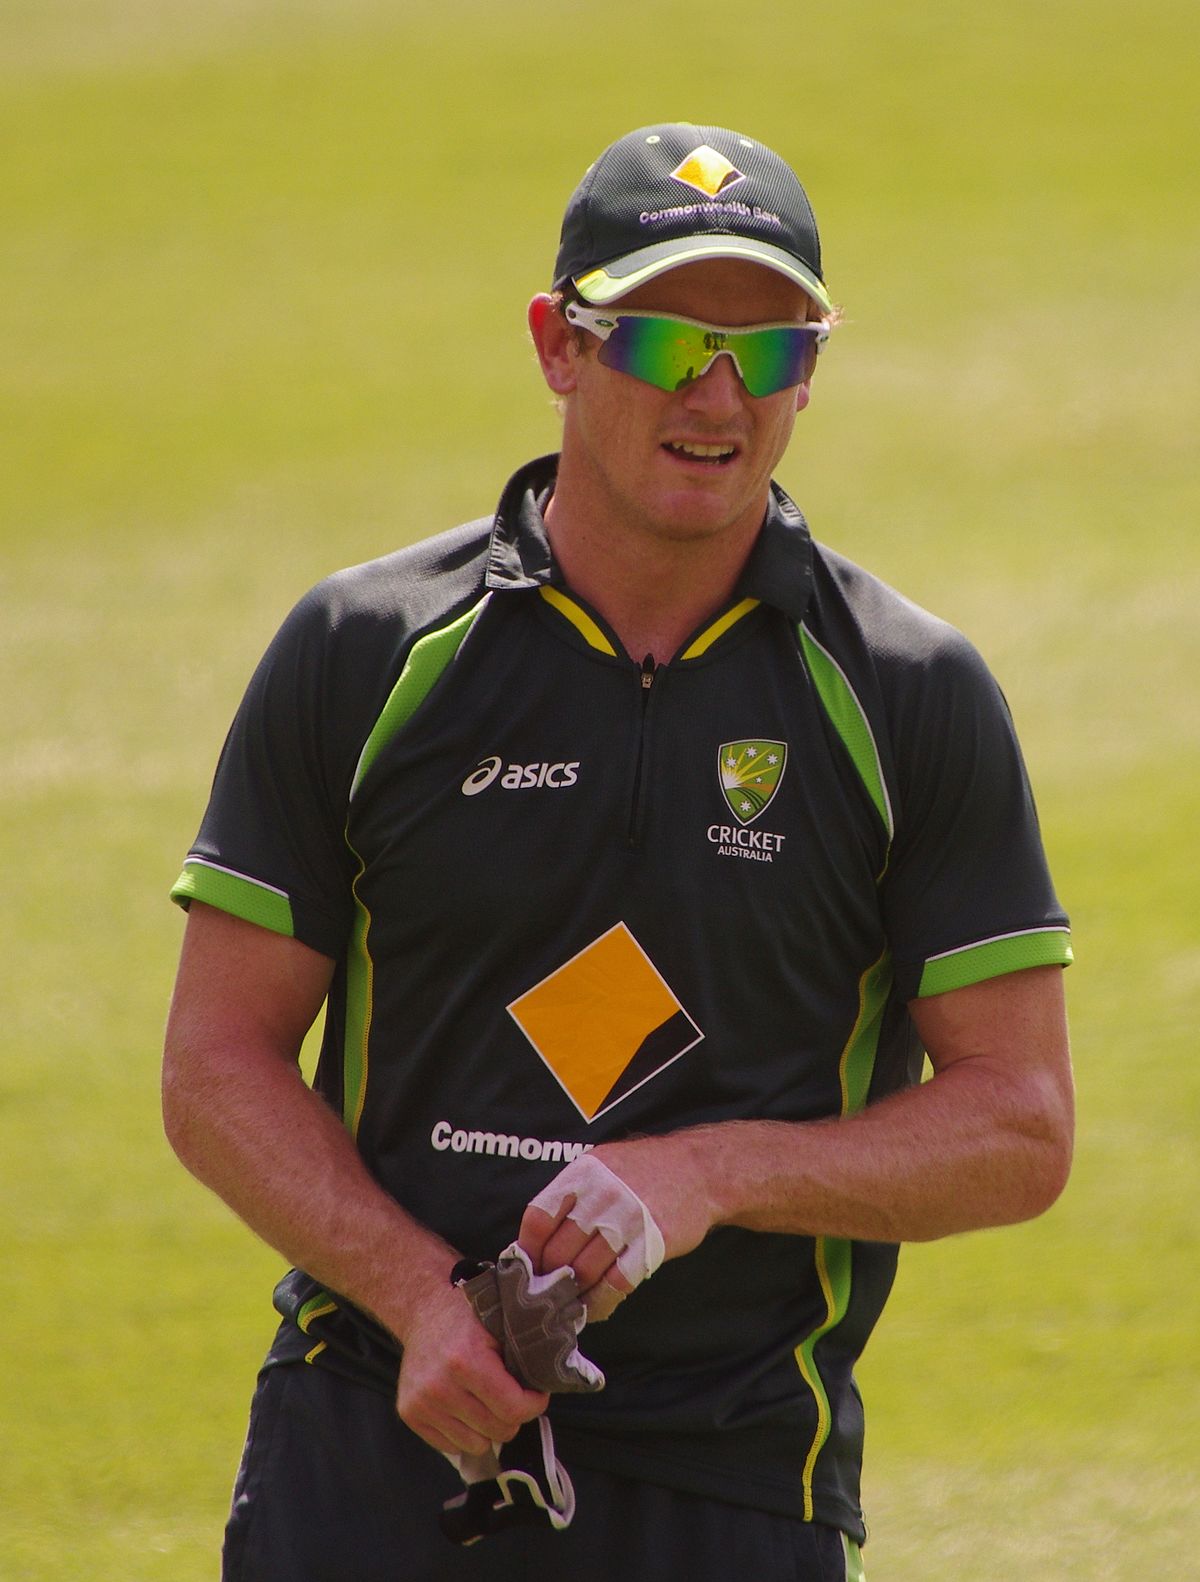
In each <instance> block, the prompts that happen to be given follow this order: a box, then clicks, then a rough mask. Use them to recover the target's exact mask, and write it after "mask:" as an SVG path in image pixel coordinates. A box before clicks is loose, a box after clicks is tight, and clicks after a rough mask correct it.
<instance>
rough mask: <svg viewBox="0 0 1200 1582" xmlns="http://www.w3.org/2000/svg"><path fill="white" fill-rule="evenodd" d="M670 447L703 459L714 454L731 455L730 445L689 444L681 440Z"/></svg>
mask: <svg viewBox="0 0 1200 1582" xmlns="http://www.w3.org/2000/svg"><path fill="white" fill-rule="evenodd" d="M671 449H672V450H679V451H682V452H683V454H684V455H685V456H700V457H702V458H704V459H705V460H708V459H709V458H711V457H714V456H732V455H733V446H732V445H690V444H688V443H686V442H681V443H680V444H678V445H672V446H671Z"/></svg>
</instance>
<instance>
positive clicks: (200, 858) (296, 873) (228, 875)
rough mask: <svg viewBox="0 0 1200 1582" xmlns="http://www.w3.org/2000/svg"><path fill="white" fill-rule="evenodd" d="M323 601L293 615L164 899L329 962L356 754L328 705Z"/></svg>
mask: <svg viewBox="0 0 1200 1582" xmlns="http://www.w3.org/2000/svg"><path fill="white" fill-rule="evenodd" d="M333 626H334V622H333V620H332V618H331V615H330V611H329V603H328V600H327V598H325V597H323V590H322V589H316V590H314V591H313V593H311V594H309V595H308V596H307V597H306V598H305V599H304V600H302V601H301V603H300V604H299V605H297V607H296V609H295V610H293V612H292V613H291V615H290V616H289V617H288V619H287V621H286V622H285V623H284V625H283V627H282V628H281V629H280V631H279V633H278V634H277V636H276V637H275V639H274V641H273V642H272V644H271V646H270V647H269V648H268V650H267V652H266V654H265V655H264V656H263V659H262V661H261V662H260V664H259V666H258V668H257V669H256V671H255V673H254V676H253V678H252V679H251V682H250V685H249V687H248V688H247V690H246V694H245V697H244V698H243V700H242V703H241V706H240V708H239V709H238V711H237V715H236V717H235V718H234V721H233V725H232V726H231V728H230V731H229V734H228V736H227V738H226V741H225V745H224V747H223V749H222V752H221V756H220V759H219V762H218V765H217V770H216V775H215V778H214V781H213V788H212V794H211V797H210V800H209V804H208V808H207V810H206V812H205V815H204V820H203V823H202V824H201V827H200V833H199V835H198V836H197V838H196V841H195V844H194V845H193V846H192V848H191V850H190V851H189V853H188V855H187V858H186V860H185V862H184V867H183V872H182V873H181V875H180V877H179V879H178V880H177V882H176V884H175V886H174V887H173V889H172V891H171V895H172V898H173V899H174V900H176V901H177V902H178V903H179V904H180V905H182V906H185V907H186V906H187V905H188V904H190V902H192V901H194V900H195V901H203V902H206V903H208V904H209V905H211V906H216V907H219V908H221V909H222V910H223V911H227V912H232V913H234V914H235V915H237V916H239V917H243V918H245V919H246V920H247V921H249V922H252V923H256V924H258V925H260V926H261V927H264V928H269V929H272V930H273V931H274V932H276V933H281V934H287V935H290V936H291V937H293V938H296V939H299V940H300V941H302V942H303V943H304V944H307V945H310V946H311V947H312V948H313V949H315V950H319V951H322V952H323V953H324V954H326V955H328V956H331V957H335V958H336V957H337V956H338V955H340V953H341V951H342V948H343V946H344V942H345V939H346V935H347V931H348V929H349V926H350V920H351V916H352V909H353V902H352V894H351V885H352V882H353V875H354V865H353V857H352V853H351V852H350V850H349V848H348V846H347V843H346V838H345V827H346V811H345V810H346V804H347V797H348V791H349V784H350V779H351V777H352V775H353V772H354V762H355V756H356V751H357V748H356V745H355V741H354V731H353V729H352V727H351V725H350V721H349V720H348V719H347V718H346V715H347V714H352V713H353V710H349V709H341V708H339V706H338V699H337V698H336V696H335V688H334V685H333V677H332V666H331V661H330V646H331V640H332V632H333Z"/></svg>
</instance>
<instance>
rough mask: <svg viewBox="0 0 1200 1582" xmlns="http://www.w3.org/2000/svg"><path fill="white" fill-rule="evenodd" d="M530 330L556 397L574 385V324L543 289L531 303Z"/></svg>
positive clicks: (535, 348) (568, 390) (534, 346)
mask: <svg viewBox="0 0 1200 1582" xmlns="http://www.w3.org/2000/svg"><path fill="white" fill-rule="evenodd" d="M529 333H530V335H531V336H532V337H533V348H534V350H535V351H536V352H537V355H538V362H539V363H541V365H542V377H543V378H544V379H545V381H546V383H547V384H548V385H549V386H550V388H551V390H553V392H554V394H555V395H556V396H565V395H570V393H571V391H572V390H574V388H575V356H576V352H575V339H574V336H573V335H572V333H571V326H570V325H569V324H568V323H567V321H566V319H564V318H563V316H562V314H561V313H560V312H559V311H558V308H557V306H556V305H555V301H554V298H553V297H549V296H547V295H546V294H545V293H544V292H542V293H540V294H539V295H538V296H536V297H534V299H533V301H532V302H531V303H530V304H529Z"/></svg>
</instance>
